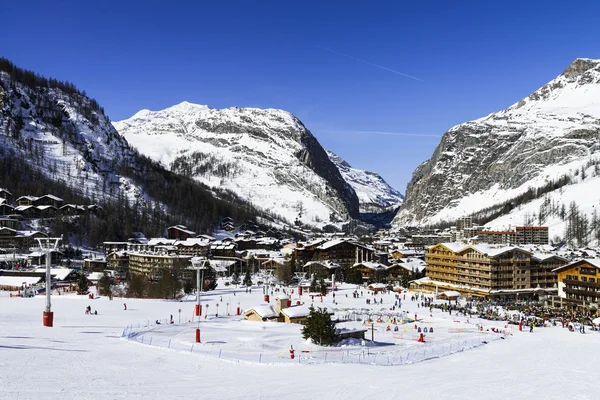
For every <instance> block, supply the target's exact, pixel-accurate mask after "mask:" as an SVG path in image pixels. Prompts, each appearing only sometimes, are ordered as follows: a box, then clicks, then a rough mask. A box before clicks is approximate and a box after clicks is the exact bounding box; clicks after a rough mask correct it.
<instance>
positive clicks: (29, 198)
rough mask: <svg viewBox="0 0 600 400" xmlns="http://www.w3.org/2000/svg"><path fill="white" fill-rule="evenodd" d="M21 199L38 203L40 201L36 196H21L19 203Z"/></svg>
mask: <svg viewBox="0 0 600 400" xmlns="http://www.w3.org/2000/svg"><path fill="white" fill-rule="evenodd" d="M21 199H26V200H29V201H36V200H38V199H39V197H35V196H21V197H19V198H18V199H17V201H19V200H21Z"/></svg>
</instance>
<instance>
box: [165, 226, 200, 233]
mask: <svg viewBox="0 0 600 400" xmlns="http://www.w3.org/2000/svg"><path fill="white" fill-rule="evenodd" d="M167 229H176V230H178V231H181V232H185V233H187V234H189V235H195V234H196V232H194V231H191V230H189V229H188V228H187V226H184V225H174V226H170V227H168V228H167Z"/></svg>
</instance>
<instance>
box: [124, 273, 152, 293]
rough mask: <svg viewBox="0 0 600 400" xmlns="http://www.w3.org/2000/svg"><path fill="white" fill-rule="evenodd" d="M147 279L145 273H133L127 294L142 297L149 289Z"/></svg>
mask: <svg viewBox="0 0 600 400" xmlns="http://www.w3.org/2000/svg"><path fill="white" fill-rule="evenodd" d="M147 286H148V283H147V280H146V277H145V276H144V275H133V276H131V278H130V279H129V281H128V285H127V296H130V297H142V296H144V294H145V293H146V290H147Z"/></svg>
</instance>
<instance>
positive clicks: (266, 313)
mask: <svg viewBox="0 0 600 400" xmlns="http://www.w3.org/2000/svg"><path fill="white" fill-rule="evenodd" d="M244 317H245V318H246V319H247V320H248V321H263V322H266V321H275V322H277V321H278V320H279V313H278V312H277V311H276V310H275V307H273V306H272V305H270V304H263V305H260V306H256V307H252V308H251V309H249V310H248V311H246V312H245V313H244Z"/></svg>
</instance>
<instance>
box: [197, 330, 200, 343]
mask: <svg viewBox="0 0 600 400" xmlns="http://www.w3.org/2000/svg"><path fill="white" fill-rule="evenodd" d="M196 343H200V328H196Z"/></svg>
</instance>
